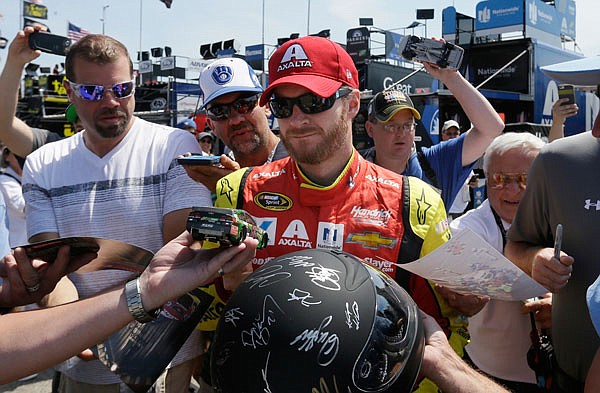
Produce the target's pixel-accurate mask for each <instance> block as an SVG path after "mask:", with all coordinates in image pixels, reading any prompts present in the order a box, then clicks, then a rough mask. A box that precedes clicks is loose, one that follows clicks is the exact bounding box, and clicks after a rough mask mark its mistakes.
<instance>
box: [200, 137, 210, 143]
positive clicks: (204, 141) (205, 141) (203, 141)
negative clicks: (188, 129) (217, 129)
mask: <svg viewBox="0 0 600 393" xmlns="http://www.w3.org/2000/svg"><path fill="white" fill-rule="evenodd" d="M200 143H212V140H210V139H209V138H202V139H200Z"/></svg>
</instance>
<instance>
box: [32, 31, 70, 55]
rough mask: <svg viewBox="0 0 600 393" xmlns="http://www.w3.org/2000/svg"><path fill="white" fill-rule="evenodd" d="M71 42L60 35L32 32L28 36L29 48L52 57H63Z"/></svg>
mask: <svg viewBox="0 0 600 393" xmlns="http://www.w3.org/2000/svg"><path fill="white" fill-rule="evenodd" d="M70 46H71V40H70V39H69V38H67V37H63V36H60V35H55V34H50V33H46V32H43V31H34V32H33V33H31V34H30V35H29V47H30V48H31V49H34V50H40V51H42V52H45V53H51V54H53V55H59V56H65V55H66V53H67V49H69V47H70Z"/></svg>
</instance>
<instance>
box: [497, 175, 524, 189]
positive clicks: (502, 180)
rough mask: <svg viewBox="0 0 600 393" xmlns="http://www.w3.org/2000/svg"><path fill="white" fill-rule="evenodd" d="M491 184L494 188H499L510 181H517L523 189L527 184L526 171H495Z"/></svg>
mask: <svg viewBox="0 0 600 393" xmlns="http://www.w3.org/2000/svg"><path fill="white" fill-rule="evenodd" d="M492 180H493V181H494V183H493V184H490V187H491V188H493V189H495V190H501V189H503V188H504V187H506V186H507V185H508V184H510V183H513V182H515V183H517V185H518V186H519V187H521V188H522V189H523V190H524V189H525V187H526V186H527V173H501V172H496V173H494V174H492Z"/></svg>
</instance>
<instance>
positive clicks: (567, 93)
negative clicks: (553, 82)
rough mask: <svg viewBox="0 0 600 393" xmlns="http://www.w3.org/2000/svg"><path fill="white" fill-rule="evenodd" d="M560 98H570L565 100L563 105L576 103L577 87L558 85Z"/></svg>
mask: <svg viewBox="0 0 600 393" xmlns="http://www.w3.org/2000/svg"><path fill="white" fill-rule="evenodd" d="M558 98H559V99H561V98H568V99H569V100H568V101H566V102H563V103H562V104H561V105H570V104H574V103H575V88H574V87H573V85H559V86H558Z"/></svg>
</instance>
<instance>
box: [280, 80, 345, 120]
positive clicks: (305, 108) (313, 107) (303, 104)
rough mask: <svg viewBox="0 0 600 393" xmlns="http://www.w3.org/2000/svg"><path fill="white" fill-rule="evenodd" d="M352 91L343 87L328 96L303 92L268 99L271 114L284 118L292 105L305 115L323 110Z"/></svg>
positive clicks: (292, 108) (289, 114) (329, 107)
mask: <svg viewBox="0 0 600 393" xmlns="http://www.w3.org/2000/svg"><path fill="white" fill-rule="evenodd" d="M350 92H352V89H350V88H347V87H343V88H341V89H339V90H338V91H336V92H335V94H333V95H332V96H330V97H325V98H323V97H319V96H318V95H316V94H314V93H307V94H303V95H301V96H300V97H296V98H283V97H275V98H272V99H271V100H270V101H269V107H270V108H271V112H272V113H273V116H275V117H276V118H278V119H285V118H288V117H290V116H291V115H292V112H293V110H294V105H296V106H297V107H298V108H300V110H301V111H302V112H304V113H306V114H307V115H314V114H315V113H321V112H325V111H326V110H328V109H331V107H333V104H335V101H336V100H337V99H338V98H342V97H344V96H347V95H348V94H350Z"/></svg>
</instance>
